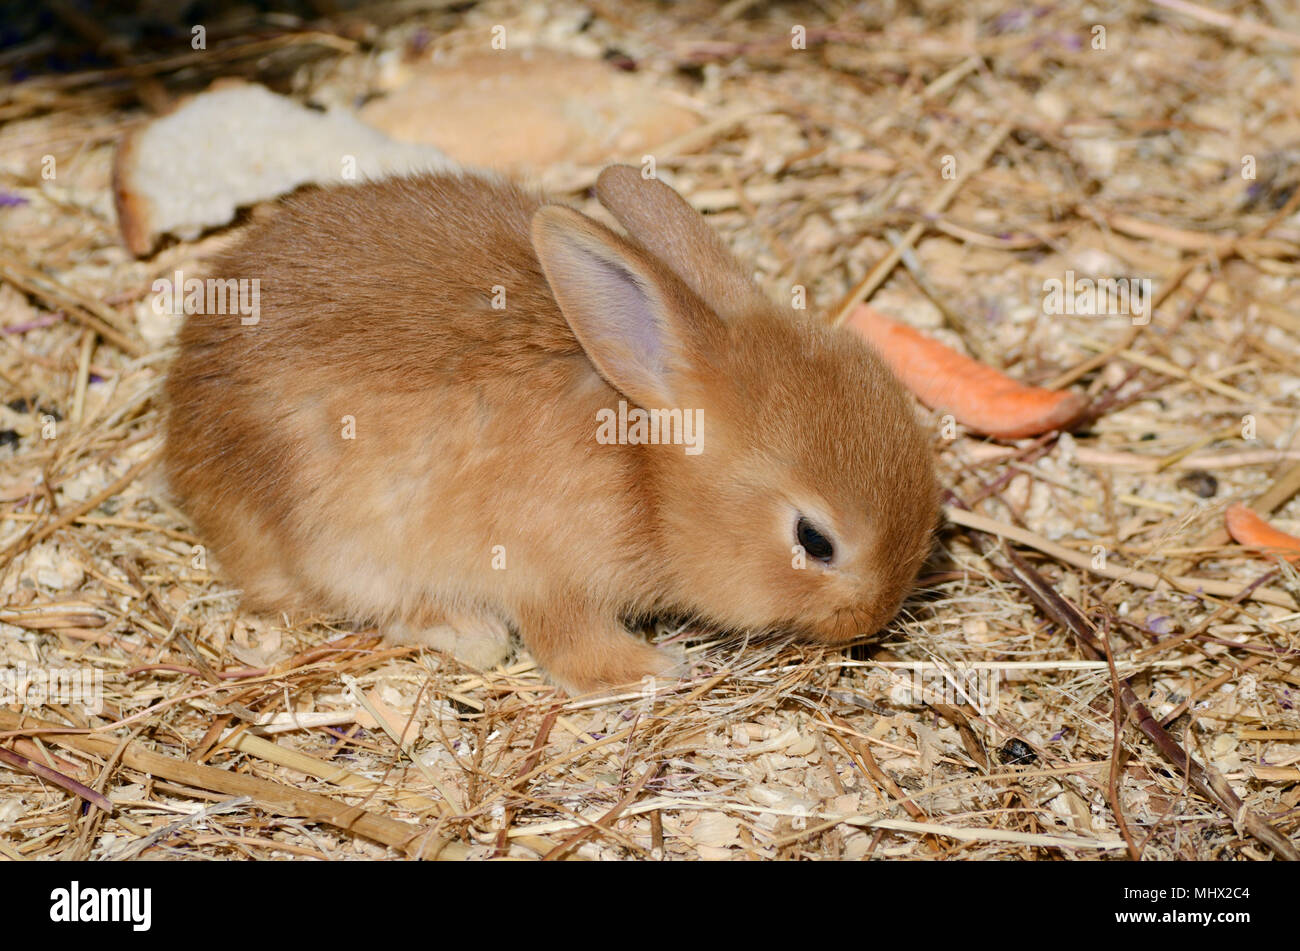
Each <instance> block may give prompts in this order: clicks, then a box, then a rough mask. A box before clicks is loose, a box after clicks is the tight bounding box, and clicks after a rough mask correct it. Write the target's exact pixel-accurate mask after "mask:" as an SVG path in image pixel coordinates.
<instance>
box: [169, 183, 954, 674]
mask: <svg viewBox="0 0 1300 951" xmlns="http://www.w3.org/2000/svg"><path fill="white" fill-rule="evenodd" d="M629 174H631V175H635V172H634V170H631V169H621V170H620V169H617V168H616V169H609V170H606V172H605V174H604V175H602V180H601V181H602V184H601V188H600V189H598V193H599V194H600V195H601V198H602V201H604V202H605V203H606V205H607V206H609V207H610V210H611V211H613V212H614V214H615V215H616V217H619V219H620V221H622V223H623V224H624V225H625V226H626V227H628V228H629V229H631V230H632V231H633V238H641V237H642V236H643V235H645V234H646V233H647V232H646V231H645V230H643V229H647V228H649V229H653V227H654V222H655V220H656V218H657V212H656V209H659V210H660V211H661V212H662V214H661V215H658V217H660V218H662V220H664V221H666V222H667V221H668V220H669V219H671V220H672V224H671V227H672V229H674V246H675V247H678V248H684V251H683V252H682V253H683V254H685V255H687V256H689V253H690V246H691V245H690V242H692V241H694V242H696V243H697V246H698V247H699V248H700V249H702V253H704V251H703V249H705V242H710V243H711V244H710V245H709V246H710V247H712V248H713V250H710V251H708V252H707V253H708V254H710V255H712V256H713V257H712V258H711V260H710V268H709V269H704V270H703V271H702V272H701V273H690V274H686V273H682V272H683V271H684V270H685V266H684V265H683V264H682V263H681V260H674V259H673V258H674V253H670V252H668V251H661V252H660V253H662V254H663V255H664V259H661V258H660V257H658V256H656V255H655V254H653V253H651V251H649V250H647V249H646V248H647V247H654V246H655V242H654V240H653V239H651V238H646V239H645V240H644V242H643V243H644V244H645V245H646V247H642V245H641V244H638V243H636V242H635V241H633V240H629V239H627V238H623V237H621V236H618V235H615V234H614V233H613V232H612V231H609V229H606V228H604V227H603V226H601V225H598V224H596V223H595V222H594V221H591V220H590V219H587V218H585V217H584V216H581V215H579V214H578V213H577V212H574V211H572V210H570V209H562V208H557V207H547V208H546V209H545V210H544V211H542V212H540V213H539V209H540V208H542V205H543V202H542V200H541V199H540V198H539V197H538V196H535V195H532V194H530V193H528V192H525V191H523V190H521V189H519V188H517V187H515V186H513V185H510V184H508V183H505V182H502V181H499V180H496V179H492V178H486V177H478V176H475V175H469V174H463V175H451V174H444V175H436V176H420V177H412V178H398V179H389V180H386V181H381V182H375V183H369V184H363V185H358V186H353V187H340V188H333V189H327V190H312V191H308V192H305V193H302V194H300V195H297V196H295V197H293V198H290V199H289V200H287V201H286V202H285V207H284V208H283V210H282V211H281V212H280V213H279V214H277V215H275V216H273V217H272V218H271V219H270V220H269V221H267V222H264V223H261V224H258V225H255V226H254V227H253V228H252V230H251V233H250V234H249V236H248V238H247V239H246V240H245V241H244V242H243V243H242V244H241V245H240V246H239V247H238V248H236V249H235V250H233V251H231V252H229V253H227V254H226V255H225V256H224V257H223V258H222V259H221V260H219V261H218V262H217V264H216V266H215V267H214V269H213V274H214V275H215V276H218V277H221V278H234V279H245V278H257V279H259V280H260V284H261V320H260V322H259V323H258V324H256V325H254V326H243V325H241V324H240V321H239V318H238V316H220V315H193V316H191V317H189V318H188V319H187V320H186V323H185V326H184V328H183V330H182V332H181V338H180V354H179V356H178V358H177V360H176V362H175V364H174V366H173V368H172V371H171V374H170V376H169V379H168V383H167V393H168V397H169V401H170V415H169V420H168V440H167V455H166V461H167V469H168V474H169V478H170V480H171V484H172V486H173V488H174V490H175V491H176V492H177V494H178V495H179V497H180V501H181V502H182V504H183V505H184V506H185V508H186V510H187V511H188V512H189V513H190V515H191V516H192V517H193V519H194V521H195V523H196V524H197V526H198V528H199V530H200V532H201V533H202V534H203V536H204V537H205V538H206V539H207V540H208V541H209V542H210V543H211V545H212V546H213V548H214V550H215V552H216V554H217V555H218V557H219V558H220V560H221V564H222V567H223V570H224V572H225V573H226V574H227V575H228V576H229V577H230V578H231V579H233V580H235V581H237V582H239V583H240V584H241V585H242V586H243V588H244V591H245V595H246V598H247V600H248V603H249V604H250V606H252V607H255V608H261V609H287V608H296V607H303V608H313V609H325V610H329V611H334V612H339V613H341V614H345V615H348V616H351V617H353V618H355V619H373V620H376V621H378V622H379V623H380V624H381V625H382V626H383V627H384V629H385V630H386V632H387V633H389V634H390V636H392V637H394V638H395V639H406V640H416V641H424V642H427V643H432V644H434V645H436V646H441V647H447V648H449V649H453V650H455V651H456V653H458V654H459V655H460V656H462V657H467V659H472V660H474V661H475V662H478V663H484V664H486V663H490V662H493V661H494V660H495V659H497V658H498V655H499V654H500V652H501V651H502V650H504V644H503V639H504V636H505V631H506V629H507V627H510V628H514V629H516V630H517V631H518V632H519V633H520V635H521V636H522V638H523V640H524V642H525V643H526V644H527V645H528V647H529V648H530V650H532V652H533V653H534V655H535V656H536V657H537V659H538V660H539V661H540V662H541V664H542V665H543V666H544V667H545V668H546V669H547V670H548V671H549V672H550V674H551V675H552V676H553V677H554V678H555V679H556V680H557V682H559V683H561V684H562V685H565V686H567V687H569V688H571V689H577V690H581V689H590V688H595V687H601V686H606V685H613V684H619V683H625V682H630V681H635V680H638V679H640V678H642V677H644V676H646V675H654V674H660V673H664V672H667V671H668V670H669V669H670V667H671V662H670V659H669V658H668V657H667V656H666V655H664V654H661V653H660V652H659V651H657V650H655V649H654V648H652V647H650V646H649V645H647V644H645V643H644V642H643V641H641V640H639V639H637V638H634V637H633V636H631V635H630V634H628V633H627V632H626V631H625V630H624V628H623V626H622V623H621V620H622V619H623V618H626V617H628V616H631V615H646V614H650V613H653V612H659V611H663V612H674V613H679V614H686V615H691V616H694V617H697V618H700V619H702V620H706V621H708V622H711V623H714V624H718V625H720V626H724V627H732V628H744V629H756V628H757V629H782V628H784V629H794V630H799V631H802V632H804V633H805V634H807V635H809V636H811V637H815V638H818V639H821V640H825V641H829V642H842V641H844V640H846V639H849V638H851V637H854V636H857V635H858V634H861V633H868V632H870V631H874V630H875V629H877V628H878V627H879V626H880V625H882V624H884V623H885V622H886V621H888V620H889V618H890V617H892V615H893V614H894V612H895V611H896V610H897V608H898V604H899V602H900V601H901V599H902V597H903V595H904V594H905V592H906V590H907V589H908V587H909V586H910V584H911V581H912V579H913V577H914V575H915V572H916V569H917V567H918V565H919V563H920V561H921V559H922V558H923V557H924V555H925V553H926V551H927V549H928V545H929V536H930V532H931V529H932V528H933V525H934V522H935V518H936V503H937V493H936V488H935V480H934V475H933V469H932V462H931V459H930V454H929V451H928V447H927V445H926V440H925V439H924V437H923V435H922V433H921V432H920V431H919V429H918V427H917V425H916V423H915V421H914V418H913V416H912V410H911V407H910V404H909V403H908V401H907V399H906V397H905V396H904V394H903V393H902V391H901V389H900V388H899V386H898V384H897V383H896V382H895V381H894V379H893V378H892V377H891V376H890V375H889V373H888V372H887V371H886V370H885V369H884V368H883V366H882V364H881V363H880V361H879V359H878V358H877V357H876V356H875V355H874V354H873V353H872V352H871V351H870V350H869V349H868V348H867V347H866V346H865V345H864V344H862V343H861V342H859V341H858V340H857V339H856V338H854V337H852V336H851V335H850V334H848V333H847V332H844V331H840V330H832V329H827V328H825V327H821V326H819V325H816V324H814V323H813V322H811V321H810V320H807V319H805V318H803V317H801V316H799V315H796V314H794V313H792V312H781V311H779V310H778V309H777V308H776V307H775V306H774V305H772V304H770V303H767V302H766V301H764V300H763V299H762V298H761V296H759V295H758V293H757V291H754V290H752V285H751V284H750V283H749V281H748V278H747V277H743V269H741V268H740V266H739V265H738V264H736V263H735V262H734V261H732V260H730V259H729V258H728V259H727V261H726V270H725V271H721V270H719V267H720V265H719V264H718V258H717V254H718V249H720V248H721V243H720V242H718V240H717V238H716V236H714V235H713V233H712V232H711V231H710V230H709V228H708V227H707V225H706V224H705V223H704V221H703V219H701V218H699V216H698V215H695V213H694V212H693V211H692V212H691V216H693V217H686V216H683V215H682V212H681V206H679V205H677V204H674V202H680V199H679V198H677V196H676V195H675V193H673V192H672V191H671V190H670V189H668V188H667V187H666V186H663V185H661V184H660V183H658V182H647V183H645V185H644V188H642V187H641V186H640V185H638V184H637V183H636V182H635V181H633V180H632V179H631V178H629V177H628V176H629ZM638 178H639V176H638ZM611 190H613V191H616V192H617V197H616V198H611V197H610V193H611ZM684 204H685V203H684V202H683V203H681V205H684ZM686 207H689V206H686ZM632 208H635V209H636V213H635V214H633V212H632V211H630V210H629V209H632ZM691 222H695V223H694V224H692V223H691ZM539 254H540V256H541V258H542V260H539ZM593 260H600V261H608V262H610V263H609V265H608V267H607V266H606V265H603V264H602V265H600V266H593V265H592V263H591V262H592V261H593ZM543 261H545V266H543ZM610 269H612V270H613V271H616V272H617V274H615V275H614V276H613V277H612V278H611V276H610V274H609V273H605V272H606V271H609V270H610ZM710 270H712V271H713V272H714V273H716V277H717V281H716V282H715V283H714V284H712V285H711V284H710V280H709V271H710ZM548 275H549V277H550V278H551V282H553V283H554V287H555V290H553V289H552V284H551V283H548ZM629 276H630V277H629ZM494 285H501V286H503V287H504V288H505V289H506V305H507V306H506V307H505V309H502V310H495V309H493V308H492V307H491V298H492V294H493V291H492V288H493V286H494ZM746 287H748V288H751V290H743V288H746ZM611 288H612V289H613V292H615V293H617V294H623V293H628V292H631V293H634V294H636V293H640V292H642V291H644V292H646V293H647V294H648V299H649V300H650V301H651V304H652V306H651V307H650V309H649V312H651V313H652V314H653V315H654V321H653V322H652V324H653V327H654V328H657V331H656V332H657V334H658V336H657V337H656V339H662V340H663V341H665V342H666V349H665V350H664V356H663V360H662V366H660V365H659V364H655V365H654V366H653V367H650V368H649V369H647V368H646V367H645V366H641V365H638V364H637V359H638V357H637V352H636V350H637V348H636V347H635V346H631V347H629V348H623V347H622V345H621V343H620V341H619V339H618V327H617V325H615V326H614V328H613V329H612V330H611V326H610V325H609V320H610V317H611V308H609V307H606V306H604V305H603V302H604V301H605V298H601V297H599V295H600V294H604V293H606V292H607V291H609V290H610V289H611ZM593 295H596V296H593ZM711 295H713V296H715V297H717V299H718V301H719V303H718V304H716V305H715V304H714V302H713V301H711V300H710V296H711ZM557 297H558V298H559V300H560V302H561V303H562V304H563V305H564V310H563V311H562V310H561V307H560V306H559V305H557ZM738 298H743V300H744V306H743V307H742V306H738V305H737V300H738ZM742 310H743V311H744V312H743V313H739V312H738V311H742ZM720 315H721V316H720ZM613 316H614V317H618V316H619V315H618V314H616V313H615V314H613ZM575 330H577V335H576V336H575ZM579 339H582V340H583V342H584V343H585V344H586V345H587V346H588V347H590V348H591V349H592V352H591V353H590V354H588V353H586V352H584V349H583V346H582V345H580V343H579ZM651 362H652V363H653V361H651ZM597 367H599V368H600V370H599V371H598V370H597ZM602 373H603V374H604V375H603V376H602ZM610 380H613V381H614V382H616V383H617V384H618V385H619V389H615V388H614V386H611V385H610ZM620 389H621V390H622V393H621V392H620ZM634 391H635V392H637V393H639V394H640V398H641V399H643V400H647V401H648V400H649V399H651V398H662V399H665V400H671V402H669V403H665V404H664V405H668V406H678V407H683V408H699V409H701V410H702V411H703V419H704V442H703V446H704V451H703V452H702V453H700V454H699V455H687V454H686V453H685V452H684V451H683V447H682V446H680V445H602V444H599V443H598V442H597V441H596V438H595V433H596V426H597V422H596V420H597V411H598V410H599V409H602V408H606V407H608V408H611V409H616V408H617V405H618V402H619V400H620V399H628V396H631V395H632V394H633V392H634ZM624 393H626V394H628V396H624V395H623V394H624ZM628 402H629V403H635V398H633V399H628ZM345 416H352V417H354V418H355V429H356V438H355V439H352V440H348V439H344V438H342V432H343V427H344V422H343V417H345ZM795 508H798V509H799V510H800V511H803V512H804V513H805V514H808V515H811V514H812V513H814V512H815V513H816V521H817V523H818V524H819V525H821V526H822V527H824V528H826V529H828V530H830V532H832V533H833V535H834V538H835V541H836V544H837V560H836V562H835V563H834V564H832V565H831V566H825V565H822V564H821V563H820V562H817V561H815V560H813V559H811V558H809V559H808V565H807V567H806V568H804V569H802V570H796V569H795V568H793V567H792V553H791V549H792V546H793V545H794V540H793V538H792V537H791V532H792V531H793V529H792V524H793V523H792V522H791V521H790V519H791V513H792V512H793V511H794V510H795ZM494 546H504V552H505V558H506V567H505V569H504V570H497V569H495V568H494V567H493V555H494ZM476 645H477V647H476Z"/></svg>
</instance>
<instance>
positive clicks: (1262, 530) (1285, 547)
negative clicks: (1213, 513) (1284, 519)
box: [1223, 502, 1300, 559]
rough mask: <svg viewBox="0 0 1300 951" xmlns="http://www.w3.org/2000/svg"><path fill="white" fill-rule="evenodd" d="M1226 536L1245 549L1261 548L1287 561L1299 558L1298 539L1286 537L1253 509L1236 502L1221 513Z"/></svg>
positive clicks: (1285, 534) (1291, 536)
mask: <svg viewBox="0 0 1300 951" xmlns="http://www.w3.org/2000/svg"><path fill="white" fill-rule="evenodd" d="M1223 520H1224V522H1225V523H1226V524H1227V527H1228V534H1229V535H1231V536H1232V540H1233V541H1235V542H1236V543H1237V544H1239V545H1245V546H1246V547H1247V548H1261V549H1264V550H1265V551H1270V552H1274V553H1276V554H1279V555H1285V556H1286V557H1287V558H1288V559H1293V558H1300V538H1296V537H1295V536H1294V535H1288V534H1287V533H1286V532H1284V531H1282V530H1280V529H1277V528H1274V527H1273V526H1272V525H1270V524H1268V522H1266V521H1264V520H1263V519H1262V518H1260V517H1259V515H1258V514H1257V513H1256V512H1255V510H1254V509H1252V508H1249V507H1248V506H1245V505H1242V504H1241V503H1240V502H1237V503H1236V504H1234V505H1230V506H1228V511H1226V512H1224V513H1223Z"/></svg>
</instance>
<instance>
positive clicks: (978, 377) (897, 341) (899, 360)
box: [848, 304, 1086, 439]
mask: <svg viewBox="0 0 1300 951" xmlns="http://www.w3.org/2000/svg"><path fill="white" fill-rule="evenodd" d="M848 324H849V326H851V327H852V328H853V329H854V330H856V331H857V332H858V333H859V334H861V335H862V337H863V338H864V339H865V340H866V341H867V342H868V343H870V344H871V345H872V346H873V347H875V348H876V351H877V352H878V353H879V354H880V355H881V356H882V357H883V358H884V360H885V362H886V363H887V364H889V368H890V369H891V370H893V371H894V375H895V376H897V377H898V379H899V380H900V381H901V382H902V384H903V385H904V386H905V387H907V388H908V389H909V390H911V391H912V393H914V394H915V395H916V397H917V399H919V400H920V401H921V402H922V403H924V404H925V405H926V406H929V407H930V408H931V409H935V410H939V411H941V412H947V413H952V415H953V417H954V418H955V419H956V420H957V421H958V422H959V423H961V424H962V425H964V426H967V427H969V428H970V429H972V430H974V431H975V432H979V433H984V434H985V435H988V436H995V437H997V438H999V439H1020V438H1022V437H1024V436H1037V435H1039V434H1040V433H1045V432H1049V431H1051V430H1053V429H1059V428H1061V427H1062V426H1063V425H1065V424H1066V423H1068V422H1069V421H1070V420H1072V419H1074V418H1075V417H1076V416H1078V415H1079V413H1080V412H1081V411H1082V410H1083V408H1084V406H1085V405H1086V401H1085V400H1084V398H1083V397H1082V396H1080V395H1079V394H1077V393H1072V392H1069V391H1067V390H1045V389H1042V388H1041V387H1036V386H1026V385H1025V384H1023V383H1019V382H1017V381H1015V380H1013V379H1011V377H1009V376H1007V375H1006V374H1005V373H1002V372H1000V371H998V370H995V369H993V367H991V366H988V365H986V364H983V363H980V362H979V361H977V360H972V359H971V358H970V357H967V356H964V355H963V354H960V353H958V352H957V351H956V350H953V349H952V348H950V347H946V346H944V345H943V344H941V343H939V341H937V340H931V339H930V338H929V337H927V336H925V335H924V334H922V333H920V332H919V331H916V330H913V329H912V328H911V327H909V326H907V325H906V324H902V323H899V322H898V321H896V320H894V319H893V318H891V317H886V316H885V315H884V314H882V313H881V312H880V311H878V310H876V309H875V308H873V307H869V306H867V305H866V304H860V305H859V306H858V308H857V309H856V310H854V311H853V313H852V314H850V315H849V319H848Z"/></svg>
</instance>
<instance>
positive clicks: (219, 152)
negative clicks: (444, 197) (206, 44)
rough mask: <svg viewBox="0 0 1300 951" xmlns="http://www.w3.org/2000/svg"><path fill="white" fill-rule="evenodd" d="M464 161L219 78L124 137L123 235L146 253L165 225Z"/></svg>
mask: <svg viewBox="0 0 1300 951" xmlns="http://www.w3.org/2000/svg"><path fill="white" fill-rule="evenodd" d="M457 167H458V165H457V163H455V162H454V161H452V160H451V159H450V158H448V157H447V155H446V153H444V152H442V151H441V150H439V149H437V148H434V147H432V146H428V145H416V144H410V143H404V142H396V141H394V140H393V139H390V138H389V137H388V136H386V135H384V134H383V133H382V132H379V131H377V130H375V129H373V128H371V127H370V126H368V125H366V124H365V123H363V122H361V121H360V120H359V119H357V118H356V117H354V116H352V115H350V114H348V113H345V112H338V111H332V112H316V111H314V110H312V109H308V108H307V107H305V106H302V105H299V104H298V103H297V102H295V101H294V100H292V99H288V98H286V97H284V96H280V95H277V94H275V93H273V92H271V91H270V90H269V89H267V88H265V87H264V86H258V85H255V84H252V83H245V82H242V81H239V80H220V81H218V82H216V83H214V84H213V85H212V86H211V87H210V88H209V89H208V90H207V91H205V92H202V93H200V94H198V95H197V96H193V97H191V98H189V99H187V100H184V101H182V102H181V103H180V104H178V106H177V107H176V108H175V109H174V110H173V111H172V112H170V113H168V114H167V115H165V116H161V117H159V118H157V119H154V120H153V121H151V122H148V123H145V124H144V125H142V126H140V127H139V128H136V129H134V130H132V131H131V132H130V133H128V134H127V135H126V136H125V137H124V138H123V140H122V141H121V143H120V144H119V145H118V150H117V155H116V157H115V159H114V163H113V196H114V200H115V202H116V204H117V218H118V226H119V227H120V228H121V231H122V237H123V240H124V241H125V242H126V246H127V247H128V248H129V249H130V250H131V252H132V253H133V254H135V255H136V256H138V257H143V256H145V255H147V254H149V253H150V252H151V251H152V250H153V248H154V245H155V244H156V243H157V241H158V238H159V237H160V236H162V235H164V234H175V235H176V236H178V237H180V238H182V239H186V240H190V239H193V238H196V237H198V235H199V234H200V233H202V232H203V231H204V230H205V229H207V228H213V227H216V226H217V225H222V224H225V223H226V222H228V221H230V220H231V219H232V218H234V216H235V212H236V211H237V210H238V209H239V208H242V207H245V206H247V205H252V204H254V203H256V202H259V201H266V200H267V199H270V198H275V197H276V196H278V195H283V194H285V193H287V192H291V191H293V190H294V189H295V188H297V187H299V186H300V185H306V184H309V183H311V184H320V185H324V184H333V183H338V182H347V181H358V182H359V181H365V180H366V179H371V178H381V177H383V176H386V175H393V174H401V173H404V172H414V171H438V170H445V169H454V168H457Z"/></svg>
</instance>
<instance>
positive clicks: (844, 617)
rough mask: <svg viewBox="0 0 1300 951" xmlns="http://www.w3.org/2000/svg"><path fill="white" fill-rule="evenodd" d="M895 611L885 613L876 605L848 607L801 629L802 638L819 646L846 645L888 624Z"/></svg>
mask: <svg viewBox="0 0 1300 951" xmlns="http://www.w3.org/2000/svg"><path fill="white" fill-rule="evenodd" d="M895 613H897V612H896V610H893V611H885V610H882V609H881V608H880V607H879V606H878V605H856V604H855V605H850V606H849V607H846V608H840V609H839V610H837V611H835V612H834V613H833V614H831V615H830V616H829V617H827V618H824V619H822V620H820V621H816V622H814V623H813V624H811V625H808V626H806V627H805V628H804V629H803V633H804V636H805V637H806V638H807V639H809V640H812V641H816V642H818V643H821V644H847V643H848V642H849V641H854V640H857V639H858V638H860V637H863V636H866V635H870V634H875V633H876V632H877V631H879V630H880V629H881V628H882V627H884V626H885V625H886V624H888V623H889V620H890V619H891V618H892V617H893V616H894V614H895Z"/></svg>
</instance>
